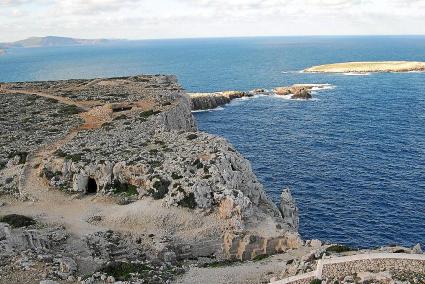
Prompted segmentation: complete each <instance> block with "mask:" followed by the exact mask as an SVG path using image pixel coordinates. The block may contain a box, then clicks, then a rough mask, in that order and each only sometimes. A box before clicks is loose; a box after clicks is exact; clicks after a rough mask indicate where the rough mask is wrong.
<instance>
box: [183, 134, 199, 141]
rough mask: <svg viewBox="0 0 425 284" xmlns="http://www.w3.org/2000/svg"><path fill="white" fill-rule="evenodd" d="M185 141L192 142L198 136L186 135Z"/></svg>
mask: <svg viewBox="0 0 425 284" xmlns="http://www.w3.org/2000/svg"><path fill="white" fill-rule="evenodd" d="M186 138H187V140H194V139H196V138H198V135H196V134H195V133H191V134H189V135H187V137H186Z"/></svg>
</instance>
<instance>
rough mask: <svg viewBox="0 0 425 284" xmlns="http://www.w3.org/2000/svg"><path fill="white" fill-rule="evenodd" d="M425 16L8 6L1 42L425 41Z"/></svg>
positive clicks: (367, 8)
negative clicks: (393, 37)
mask: <svg viewBox="0 0 425 284" xmlns="http://www.w3.org/2000/svg"><path fill="white" fill-rule="evenodd" d="M424 8H425V0H0V37H1V38H0V41H5V40H16V39H20V38H22V37H26V36H36V35H51V34H54V35H67V36H75V37H117V38H124V37H128V38H152V37H153V38H164V37H208V36H234V35H237V36H239V35H240V36H243V35H294V34H370V33H380V34H391V33H416V34H418V33H425V20H424V19H425V9H424ZM35 23H36V24H35Z"/></svg>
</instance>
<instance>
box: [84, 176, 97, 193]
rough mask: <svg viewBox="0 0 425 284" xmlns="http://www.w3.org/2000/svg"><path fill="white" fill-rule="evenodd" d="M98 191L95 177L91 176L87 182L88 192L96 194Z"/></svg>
mask: <svg viewBox="0 0 425 284" xmlns="http://www.w3.org/2000/svg"><path fill="white" fill-rule="evenodd" d="M95 193H97V183H96V180H95V179H94V178H89V181H88V182H87V190H86V194H95Z"/></svg>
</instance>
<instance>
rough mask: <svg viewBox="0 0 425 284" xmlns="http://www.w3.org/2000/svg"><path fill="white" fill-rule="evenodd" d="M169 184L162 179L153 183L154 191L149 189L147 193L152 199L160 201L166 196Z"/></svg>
mask: <svg viewBox="0 0 425 284" xmlns="http://www.w3.org/2000/svg"><path fill="white" fill-rule="evenodd" d="M170 184H171V182H170V181H168V180H165V179H162V178H159V180H157V181H155V182H154V183H153V187H154V189H149V190H148V192H149V193H150V194H151V195H152V197H153V198H154V199H162V198H164V197H165V195H167V193H168V191H169V189H168V187H169V186H170Z"/></svg>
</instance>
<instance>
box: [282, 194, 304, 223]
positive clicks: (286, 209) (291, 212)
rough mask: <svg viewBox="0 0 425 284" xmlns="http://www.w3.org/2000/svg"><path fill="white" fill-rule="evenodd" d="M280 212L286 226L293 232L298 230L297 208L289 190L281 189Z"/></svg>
mask: <svg viewBox="0 0 425 284" xmlns="http://www.w3.org/2000/svg"><path fill="white" fill-rule="evenodd" d="M280 212H282V216H283V219H284V220H285V221H286V222H287V224H289V225H290V226H291V227H292V228H294V229H295V230H298V226H299V216H298V207H297V205H296V203H295V200H294V198H293V197H292V194H291V190H290V189H289V188H285V189H283V191H282V194H281V195H280Z"/></svg>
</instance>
